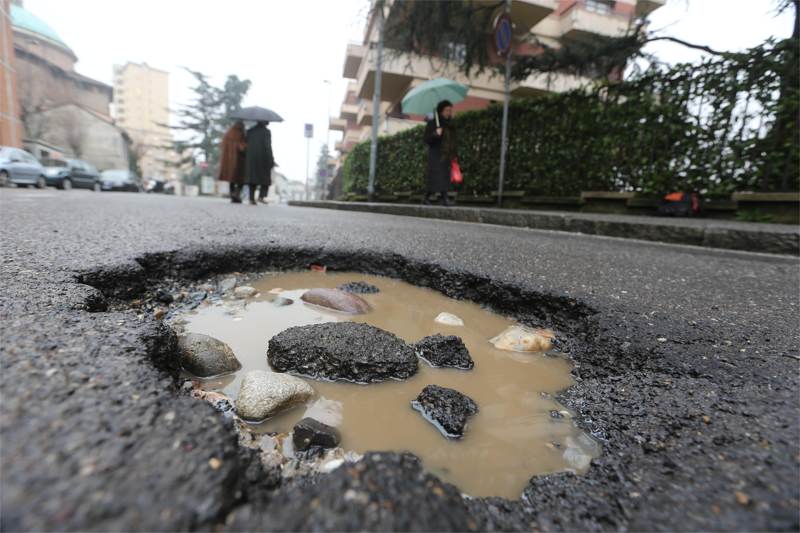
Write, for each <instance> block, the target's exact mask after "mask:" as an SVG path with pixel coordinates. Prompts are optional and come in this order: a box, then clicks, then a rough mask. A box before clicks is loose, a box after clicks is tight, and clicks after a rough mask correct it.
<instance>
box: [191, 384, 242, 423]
mask: <svg viewBox="0 0 800 533" xmlns="http://www.w3.org/2000/svg"><path fill="white" fill-rule="evenodd" d="M192 396H194V397H195V398H198V399H200V400H205V401H207V402H208V403H210V404H211V405H212V406H213V407H214V409H216V410H217V411H219V412H221V413H222V414H223V415H225V416H226V417H228V416H233V412H234V408H233V401H232V400H231V399H230V398H228V397H227V396H226V395H224V394H222V393H220V392H215V391H206V390H203V389H193V390H192Z"/></svg>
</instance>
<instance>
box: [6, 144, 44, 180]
mask: <svg viewBox="0 0 800 533" xmlns="http://www.w3.org/2000/svg"><path fill="white" fill-rule="evenodd" d="M9 183H15V184H17V185H35V186H36V187H37V188H39V189H44V188H45V187H46V186H47V179H46V177H45V174H44V167H43V166H42V165H41V163H39V161H37V160H36V158H35V157H33V156H32V155H31V154H29V153H28V152H26V151H25V150H20V149H19V148H13V147H11V146H0V186H5V185H8V184H9Z"/></svg>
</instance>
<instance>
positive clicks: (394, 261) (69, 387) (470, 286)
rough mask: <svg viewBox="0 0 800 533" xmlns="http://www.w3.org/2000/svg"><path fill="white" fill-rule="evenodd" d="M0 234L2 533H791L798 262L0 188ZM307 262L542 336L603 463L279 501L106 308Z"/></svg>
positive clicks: (146, 333)
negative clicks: (582, 469)
mask: <svg viewBox="0 0 800 533" xmlns="http://www.w3.org/2000/svg"><path fill="white" fill-rule="evenodd" d="M0 213H2V215H1V216H2V225H0V245H1V246H2V265H3V267H2V273H0V275H2V283H3V291H2V294H1V295H0V318H1V319H2V330H3V334H2V344H1V345H0V365H2V366H1V367H0V368H2V372H1V373H0V385H1V386H2V394H3V399H4V402H3V404H4V406H3V409H2V412H1V413H0V432H1V433H0V435H1V436H2V443H3V444H2V448H1V449H0V461H1V463H0V464H2V513H1V515H2V517H1V518H0V519H1V520H2V523H0V526H2V529H3V530H31V529H46V530H50V529H69V530H79V529H80V530H84V529H104V530H108V529H112V530H153V529H159V530H189V529H209V528H221V529H247V530H258V529H270V530H272V529H274V530H280V529H371V530H372V529H382V528H383V529H399V528H403V529H416V530H421V529H441V530H445V529H451V530H456V529H476V530H479V529H503V530H522V529H526V530H529V529H532V528H539V529H556V530H571V529H581V530H586V529H650V530H653V529H661V530H666V529H797V527H798V519H797V512H796V509H797V507H796V506H797V501H798V499H800V488H799V487H798V484H797V473H798V457H800V456H799V455H798V452H799V451H800V450H798V444H797V443H798V439H799V438H800V428H799V427H798V419H800V417H798V414H800V402H799V401H798V398H797V390H798V381H800V379H798V366H800V361H799V360H798V358H800V352H799V351H798V350H799V349H800V342H799V341H798V327H797V326H798V324H797V316H798V288H799V287H800V275H799V271H798V261H797V260H796V259H795V258H792V257H786V256H775V255H759V254H748V253H740V252H735V251H724V250H712V249H703V248H697V247H686V246H672V245H665V244H658V243H644V242H641V241H631V240H622V239H612V238H603V237H594V236H586V235H579V234H565V233H555V232H548V231H539V230H527V229H518V228H509V227H500V226H489V225H476V224H466V223H460V222H449V221H441V220H426V219H420V218H410V217H397V216H387V215H376V214H370V213H347V212H339V211H332V210H321V209H309V208H303V209H300V208H290V207H277V206H269V207H263V206H256V207H252V206H249V205H232V204H230V203H227V202H226V201H223V200H218V199H202V198H175V197H167V196H156V195H144V194H139V195H136V194H125V193H119V194H117V193H91V192H82V191H71V192H69V193H65V192H62V191H54V190H46V191H35V190H28V189H16V190H8V189H0ZM311 263H322V264H326V265H328V266H329V268H333V269H340V270H345V269H346V270H361V271H364V272H369V273H376V274H384V275H391V276H395V277H399V278H402V279H407V280H410V281H412V282H414V283H417V284H420V285H423V286H430V287H434V288H436V289H438V290H441V291H442V292H444V293H446V294H449V295H451V296H454V297H469V298H472V299H474V300H476V301H478V302H480V303H484V304H486V305H490V306H492V307H493V308H495V309H496V310H498V311H500V312H504V313H506V314H510V315H514V316H517V317H518V318H519V319H520V320H522V321H524V322H530V323H534V322H535V323H540V324H545V325H549V326H551V327H554V328H555V329H556V331H557V332H558V333H559V335H560V336H563V337H564V338H565V339H567V344H566V346H565V348H566V349H567V350H568V351H569V353H570V356H571V358H572V359H573V361H574V363H575V365H576V366H575V371H574V374H575V378H576V385H575V386H574V387H572V388H570V389H569V390H568V391H566V392H565V393H564V394H563V395H562V397H561V399H562V401H563V402H564V403H565V404H566V405H568V406H570V407H571V408H573V409H575V410H577V412H578V413H579V415H580V416H579V419H580V423H581V424H582V425H583V426H584V427H586V428H587V429H588V430H589V431H591V432H592V433H593V434H594V435H596V436H597V437H598V438H599V439H600V440H601V441H602V443H603V447H604V452H603V454H602V456H601V457H599V458H598V459H596V460H595V461H594V462H593V465H592V467H591V469H590V471H589V473H588V474H586V475H585V476H573V475H571V474H565V473H562V474H554V475H551V476H540V477H536V478H534V479H532V481H531V483H530V485H529V486H528V488H527V489H526V490H525V493H524V495H522V496H523V497H522V498H521V499H520V500H516V501H505V500H496V499H488V500H486V499H476V500H463V499H461V498H460V496H458V492H457V491H452V490H450V489H449V488H441V487H440V486H439V484H438V483H437V482H436V481H435V480H434V481H432V480H431V478H429V477H427V476H426V475H425V474H424V471H422V470H421V469H419V468H418V466H415V463H414V461H413V460H412V459H409V458H403V457H400V456H396V455H391V454H389V455H386V454H384V455H383V456H378V457H377V458H376V457H370V459H368V460H367V461H365V462H364V463H363V465H361V466H359V467H358V469H357V470H354V471H351V470H347V469H345V468H341V469H339V470H337V471H335V472H334V473H333V474H331V475H330V476H323V477H322V478H319V479H313V480H302V479H301V480H295V481H291V482H281V481H280V477H279V476H276V475H275V472H270V471H268V470H266V469H265V468H264V467H262V466H261V465H260V464H259V463H258V461H257V459H254V458H253V457H252V456H251V455H250V454H248V453H247V452H244V451H242V450H241V449H239V448H238V447H237V444H236V437H235V433H234V431H233V429H232V427H231V426H230V424H229V423H227V422H225V420H224V419H223V417H222V416H221V415H220V414H219V413H217V412H216V411H214V410H213V409H211V408H210V407H209V406H208V405H206V404H205V403H203V402H200V401H197V400H194V399H192V398H189V397H187V396H186V395H184V394H182V393H181V391H180V390H179V386H180V381H179V380H177V379H176V365H175V359H174V336H172V335H171V334H170V332H169V331H168V330H167V329H166V328H165V327H164V326H163V325H162V324H161V323H160V322H159V321H157V320H155V318H153V317H152V316H149V315H147V316H139V315H140V313H139V312H138V311H136V310H131V309H128V308H127V307H126V304H125V302H126V301H129V300H130V299H133V298H147V297H148V295H149V294H150V291H152V290H153V289H154V288H156V287H158V286H159V284H161V283H164V282H165V280H166V279H177V280H186V282H187V283H189V282H191V280H192V279H199V278H202V277H204V276H209V275H213V274H220V273H224V272H232V271H257V270H264V269H270V268H287V269H288V268H299V269H302V268H307V267H308V265H309V264H311ZM212 459H215V460H216V461H211V460H212ZM364 480H369V482H368V483H367V481H364ZM362 481H364V483H365V484H364V485H362ZM367 487H368V488H367ZM348 491H355V492H348ZM362 492H364V494H365V496H364V497H363V498H362V497H361V496H359V497H358V498H349V499H348V498H345V497H344V494H345V493H348V494H361V493H362Z"/></svg>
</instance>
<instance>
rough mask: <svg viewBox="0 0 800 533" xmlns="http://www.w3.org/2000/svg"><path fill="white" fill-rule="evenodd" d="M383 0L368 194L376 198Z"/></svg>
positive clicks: (378, 5) (378, 4)
mask: <svg viewBox="0 0 800 533" xmlns="http://www.w3.org/2000/svg"><path fill="white" fill-rule="evenodd" d="M383 5H384V2H383V0H378V1H377V2H375V9H376V10H377V16H378V50H377V56H376V58H375V87H374V91H373V92H374V94H373V95H372V139H371V141H370V146H369V181H368V183H367V195H368V197H369V201H370V202H372V201H374V200H375V171H376V167H377V163H378V127H379V126H380V117H381V68H382V65H381V62H382V60H383Z"/></svg>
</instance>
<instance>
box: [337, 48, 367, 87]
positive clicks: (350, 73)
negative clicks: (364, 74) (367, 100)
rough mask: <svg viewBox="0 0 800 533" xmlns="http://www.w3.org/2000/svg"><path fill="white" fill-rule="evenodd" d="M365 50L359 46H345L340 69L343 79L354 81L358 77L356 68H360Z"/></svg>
mask: <svg viewBox="0 0 800 533" xmlns="http://www.w3.org/2000/svg"><path fill="white" fill-rule="evenodd" d="M365 50H366V49H365V47H364V46H362V45H360V44H348V45H347V52H346V54H345V58H344V68H343V69H342V77H343V78H348V79H354V78H356V77H357V76H358V67H359V66H361V61H362V60H363V59H364V52H365Z"/></svg>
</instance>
